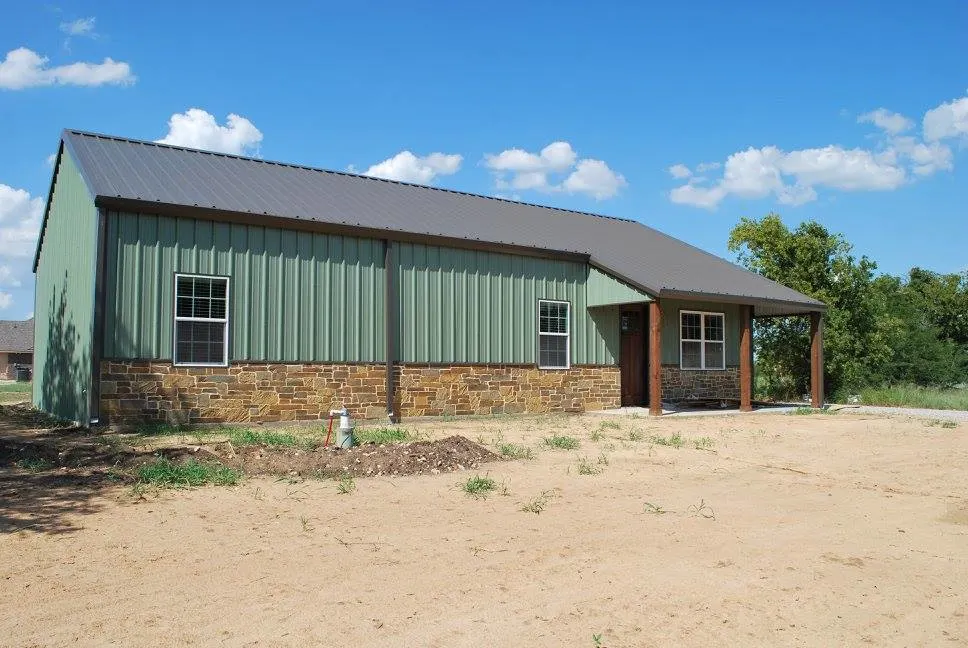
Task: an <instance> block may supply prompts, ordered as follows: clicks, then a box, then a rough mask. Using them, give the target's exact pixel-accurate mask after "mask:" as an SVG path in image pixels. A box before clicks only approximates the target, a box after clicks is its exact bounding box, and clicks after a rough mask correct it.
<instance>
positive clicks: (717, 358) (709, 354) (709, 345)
mask: <svg viewBox="0 0 968 648" xmlns="http://www.w3.org/2000/svg"><path fill="white" fill-rule="evenodd" d="M723 346H724V345H723V343H722V342H706V369H725V365H724V364H723Z"/></svg>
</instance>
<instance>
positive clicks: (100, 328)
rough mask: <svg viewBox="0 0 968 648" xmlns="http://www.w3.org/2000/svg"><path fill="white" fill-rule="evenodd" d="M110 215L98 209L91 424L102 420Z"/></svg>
mask: <svg viewBox="0 0 968 648" xmlns="http://www.w3.org/2000/svg"><path fill="white" fill-rule="evenodd" d="M107 223H108V215H107V212H106V211H105V210H104V208H103V207H100V208H98V210H97V242H96V243H95V249H94V254H95V257H94V321H93V326H92V329H93V330H92V331H91V333H92V334H93V336H94V339H93V340H92V341H91V387H90V389H89V390H88V394H89V396H90V405H89V406H88V419H89V421H88V422H89V423H90V424H91V425H96V424H98V423H100V422H101V357H102V356H103V355H104V299H105V297H104V295H105V289H104V284H105V280H106V278H105V267H106V264H107V249H106V248H107Z"/></svg>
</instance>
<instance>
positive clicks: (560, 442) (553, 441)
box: [544, 432, 581, 450]
mask: <svg viewBox="0 0 968 648" xmlns="http://www.w3.org/2000/svg"><path fill="white" fill-rule="evenodd" d="M544 442H545V445H546V446H549V447H551V448H555V449H557V450H574V449H576V448H578V447H579V446H580V445H581V442H580V441H579V440H578V439H576V438H575V437H570V436H563V435H559V434H558V433H557V432H556V433H555V434H553V435H552V436H550V437H545V440H544Z"/></svg>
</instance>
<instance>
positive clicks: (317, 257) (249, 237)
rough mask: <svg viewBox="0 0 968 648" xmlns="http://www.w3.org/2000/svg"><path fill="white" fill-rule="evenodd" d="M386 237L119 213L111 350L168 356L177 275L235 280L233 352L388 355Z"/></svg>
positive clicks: (111, 223)
mask: <svg viewBox="0 0 968 648" xmlns="http://www.w3.org/2000/svg"><path fill="white" fill-rule="evenodd" d="M383 261H384V259H383V242H382V241H379V240H375V239H359V238H353V237H342V236H332V235H326V234H315V233H308V232H296V231H290V230H278V229H272V228H264V227H257V226H251V225H239V224H230V223H221V222H213V221H204V220H196V219H182V218H169V217H165V216H156V215H151V214H129V213H115V212H112V213H110V214H109V217H108V259H107V268H108V272H107V275H108V276H107V286H106V291H107V292H106V296H107V297H106V301H107V308H106V310H107V313H106V318H105V319H106V321H105V350H104V351H105V357H108V358H157V359H170V358H171V353H172V348H171V347H172V302H173V297H172V289H173V282H174V274H175V273H176V272H187V273H198V274H215V275H224V276H228V277H230V278H231V283H230V291H231V302H232V305H231V316H230V327H231V332H230V341H231V342H230V357H231V359H232V360H250V361H265V362H296V361H306V362H313V361H319V362H324V361H328V362H379V361H382V360H384V359H385V349H384V346H385V345H384V329H383V327H384V303H383V297H384V295H383V286H384V281H385V272H384V268H383Z"/></svg>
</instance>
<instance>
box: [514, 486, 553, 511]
mask: <svg viewBox="0 0 968 648" xmlns="http://www.w3.org/2000/svg"><path fill="white" fill-rule="evenodd" d="M554 496H555V492H554V491H553V490H546V491H542V492H541V493H540V494H538V495H536V496H535V497H533V498H532V499H530V500H529V501H527V502H525V503H524V504H523V505H522V506H521V510H522V511H524V512H525V513H534V514H535V515H538V514H539V513H541V512H542V511H543V510H545V509H546V508H547V507H548V504H549V503H550V502H551V500H552V499H553V498H554Z"/></svg>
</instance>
